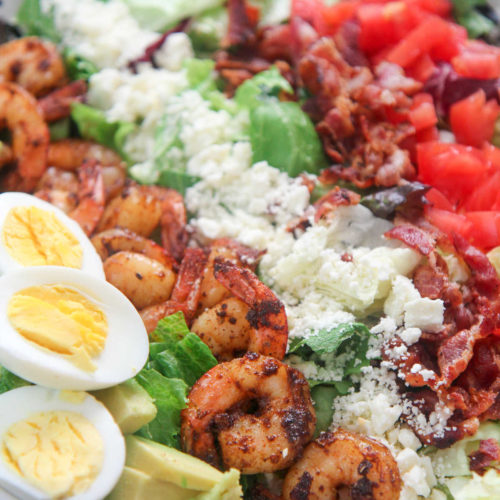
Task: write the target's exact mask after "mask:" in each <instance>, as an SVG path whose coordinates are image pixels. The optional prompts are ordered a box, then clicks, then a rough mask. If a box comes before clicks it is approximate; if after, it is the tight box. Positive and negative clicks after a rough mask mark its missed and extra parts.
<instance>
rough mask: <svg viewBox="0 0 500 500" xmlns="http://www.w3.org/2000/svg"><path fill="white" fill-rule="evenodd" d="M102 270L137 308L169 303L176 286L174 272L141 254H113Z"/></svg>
mask: <svg viewBox="0 0 500 500" xmlns="http://www.w3.org/2000/svg"><path fill="white" fill-rule="evenodd" d="M103 267H104V274H105V275H106V280H107V281H109V283H111V284H112V285H113V286H115V287H116V288H118V290H120V291H121V292H122V293H123V294H124V295H126V296H127V297H128V299H129V300H130V301H131V302H132V304H134V306H135V307H136V308H137V309H143V308H144V307H148V306H150V305H153V304H158V303H160V302H164V301H166V300H168V299H169V297H170V295H171V293H172V288H173V287H174V284H175V279H176V273H175V271H174V269H173V268H172V267H169V266H165V265H163V264H162V263H160V262H158V261H157V260H155V259H151V258H149V257H146V256H145V255H142V254H140V253H135V252H127V251H121V252H118V253H115V254H113V255H111V256H110V257H108V258H107V259H106V260H105V261H104V265H103Z"/></svg>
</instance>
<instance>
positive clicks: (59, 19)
mask: <svg viewBox="0 0 500 500" xmlns="http://www.w3.org/2000/svg"><path fill="white" fill-rule="evenodd" d="M41 5H42V9H43V10H44V11H45V12H48V11H49V10H51V9H53V13H54V21H55V25H56V28H57V31H58V32H59V33H61V34H62V43H63V45H64V46H66V47H71V48H72V49H74V50H75V52H76V53H77V54H79V55H81V56H83V57H85V58H86V59H88V60H90V61H91V62H93V63H94V64H95V65H96V66H97V67H99V68H120V67H122V66H125V65H126V64H127V63H128V62H129V61H131V60H133V59H136V58H137V57H139V56H141V55H142V54H143V53H144V50H145V48H146V47H147V46H148V45H151V44H152V43H153V42H155V41H156V40H157V39H158V36H159V35H158V33H155V32H154V31H148V30H143V29H141V28H140V27H139V24H138V23H137V21H136V20H135V19H134V18H133V17H132V16H131V15H130V12H129V10H128V8H127V6H126V5H125V4H124V3H122V2H120V1H118V0H110V1H108V2H100V1H98V0H42V3H41Z"/></svg>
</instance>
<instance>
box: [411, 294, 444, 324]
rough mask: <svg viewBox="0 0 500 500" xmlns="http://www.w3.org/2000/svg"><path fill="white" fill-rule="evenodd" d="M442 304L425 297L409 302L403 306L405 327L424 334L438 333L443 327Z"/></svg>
mask: <svg viewBox="0 0 500 500" xmlns="http://www.w3.org/2000/svg"><path fill="white" fill-rule="evenodd" d="M443 318H444V302H443V301H442V300H441V299H429V298H427V297H423V298H418V299H414V300H410V301H409V302H408V303H407V304H406V306H405V319H404V322H405V326H406V327H408V328H412V327H413V328H420V330H424V331H426V332H431V333H432V332H434V333H435V332H438V331H439V330H441V328H442V327H443Z"/></svg>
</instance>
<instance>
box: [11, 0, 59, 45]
mask: <svg viewBox="0 0 500 500" xmlns="http://www.w3.org/2000/svg"><path fill="white" fill-rule="evenodd" d="M17 24H18V25H19V28H20V29H21V31H22V32H23V33H25V34H26V35H34V36H40V37H42V38H46V39H47V40H50V41H51V42H54V43H59V42H60V41H61V35H60V34H59V32H58V31H57V29H56V27H55V24H54V19H53V16H52V14H51V12H49V13H44V12H43V11H42V8H41V6H40V1H39V0H24V1H23V3H22V4H21V6H20V7H19V10H18V11H17Z"/></svg>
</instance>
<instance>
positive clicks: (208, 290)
mask: <svg viewBox="0 0 500 500" xmlns="http://www.w3.org/2000/svg"><path fill="white" fill-rule="evenodd" d="M259 256H260V252H258V251H256V250H253V249H251V248H249V247H246V246H244V245H242V244H240V243H238V242H236V241H234V240H230V239H228V238H221V239H218V240H215V241H214V242H213V243H212V245H211V246H210V254H209V256H208V262H207V265H206V267H205V270H204V272H203V279H202V282H201V285H200V304H199V306H200V307H199V310H200V311H203V310H205V309H207V308H210V307H213V306H215V305H216V304H218V303H219V302H220V301H221V300H223V299H225V298H228V297H230V296H231V293H230V292H229V290H228V289H227V288H226V287H225V286H224V285H222V283H219V281H217V279H216V278H215V276H214V260H215V259H216V258H217V257H223V258H224V259H227V260H231V261H233V262H235V263H239V264H241V265H242V266H247V267H249V268H250V269H253V268H254V267H255V264H256V263H257V260H258V258H259Z"/></svg>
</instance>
